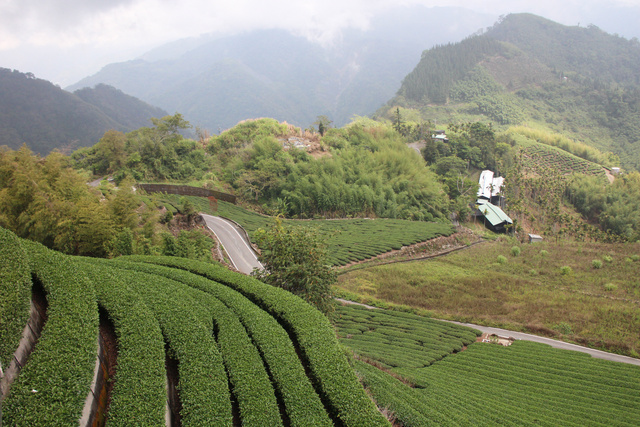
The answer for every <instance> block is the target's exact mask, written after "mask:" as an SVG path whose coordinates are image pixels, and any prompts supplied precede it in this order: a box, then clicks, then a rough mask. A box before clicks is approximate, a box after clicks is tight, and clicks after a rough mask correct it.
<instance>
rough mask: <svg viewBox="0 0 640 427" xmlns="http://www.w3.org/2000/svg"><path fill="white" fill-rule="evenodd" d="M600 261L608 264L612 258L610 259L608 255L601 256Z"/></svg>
mask: <svg viewBox="0 0 640 427" xmlns="http://www.w3.org/2000/svg"><path fill="white" fill-rule="evenodd" d="M602 259H603V260H604V262H608V263H610V262H612V261H613V258H612V257H610V256H609V255H605V256H603V257H602Z"/></svg>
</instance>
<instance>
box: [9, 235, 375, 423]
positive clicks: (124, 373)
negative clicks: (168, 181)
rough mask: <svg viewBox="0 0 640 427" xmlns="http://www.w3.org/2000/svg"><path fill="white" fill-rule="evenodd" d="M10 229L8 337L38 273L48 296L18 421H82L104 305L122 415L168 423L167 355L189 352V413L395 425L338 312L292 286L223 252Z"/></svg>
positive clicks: (114, 414)
mask: <svg viewBox="0 0 640 427" xmlns="http://www.w3.org/2000/svg"><path fill="white" fill-rule="evenodd" d="M0 239H1V240H2V241H1V242H0V243H1V244H0V247H2V248H11V249H12V252H11V254H15V256H13V257H12V256H10V254H6V253H4V252H3V260H2V261H3V262H2V264H1V266H2V267H1V268H0V271H1V276H0V277H2V282H1V285H0V286H1V288H2V289H1V291H2V292H0V294H1V295H10V294H13V295H18V296H17V297H15V298H8V299H5V298H3V299H2V300H0V302H1V303H2V305H1V306H0V314H1V315H2V319H3V322H2V325H3V327H2V329H1V331H2V338H3V342H4V341H5V339H4V338H5V336H6V337H8V340H7V342H10V343H12V345H13V346H15V345H16V342H17V339H19V338H16V337H17V335H18V332H17V331H18V330H19V329H20V328H19V327H13V326H11V327H9V328H7V329H6V330H5V327H4V325H5V324H6V325H9V322H5V320H4V319H5V318H13V316H14V315H13V313H14V312H18V313H20V316H21V317H17V318H18V319H20V320H23V319H24V318H25V317H24V316H26V315H25V314H24V313H25V311H26V312H27V314H28V305H27V304H25V301H27V302H28V293H29V292H30V291H31V286H32V283H35V284H36V286H42V287H43V288H44V292H45V293H46V298H47V302H48V308H47V321H46V323H45V325H44V328H43V331H42V336H41V338H40V340H39V342H38V343H37V345H36V347H35V349H34V351H33V353H32V354H31V356H30V358H29V360H28V363H27V364H26V366H25V367H24V369H23V370H22V372H21V373H20V375H19V376H18V378H17V380H16V381H15V382H14V383H13V384H12V386H11V388H10V391H9V394H8V396H7V397H6V399H5V400H4V401H3V403H2V405H3V406H2V416H3V421H4V422H5V423H6V424H7V425H56V426H58V425H71V424H77V423H78V420H79V419H80V416H81V413H82V409H83V406H84V402H85V398H86V397H87V395H88V393H89V389H90V384H91V380H92V377H93V371H94V365H95V361H96V348H97V342H98V323H99V310H100V311H102V312H104V313H106V314H107V316H108V318H109V320H110V321H111V323H112V324H113V328H114V330H115V335H116V338H117V353H118V354H117V366H116V368H115V375H114V376H113V378H111V380H112V381H113V389H112V392H111V396H110V399H109V400H110V407H109V409H108V413H107V422H108V425H132V423H133V424H135V425H163V424H164V423H165V405H166V400H167V392H166V386H167V370H166V368H165V359H169V360H176V361H177V366H178V368H177V370H178V372H177V375H176V376H177V379H178V386H177V389H178V393H179V405H178V410H179V417H180V418H181V422H182V424H183V425H195V426H204V425H212V426H221V425H255V426H265V425H300V426H306V425H352V426H360V425H388V421H387V420H386V419H385V417H384V416H383V415H382V414H381V413H380V412H379V411H378V410H377V408H376V406H375V404H374V403H373V402H372V401H371V399H370V398H369V397H368V396H367V394H366V393H365V391H364V388H363V387H362V385H361V384H360V383H359V382H358V379H357V377H356V375H355V373H354V371H353V370H352V368H351V367H350V366H349V364H348V361H347V358H346V355H345V353H344V352H343V351H342V350H341V349H340V347H339V346H338V342H337V339H336V336H335V333H334V331H333V328H332V327H331V325H330V323H329V322H328V321H327V319H326V318H325V317H324V316H323V315H322V314H321V313H320V312H318V311H317V310H315V309H314V308H312V307H311V306H309V305H308V304H307V303H305V302H304V301H302V300H301V299H300V298H298V297H296V296H293V295H292V294H289V293H287V292H285V291H283V290H281V289H277V288H273V287H270V286H267V285H265V284H263V283H261V282H258V281H257V280H255V279H253V278H250V277H246V276H242V275H239V274H237V273H231V272H229V271H228V270H225V269H224V268H223V267H221V266H218V265H208V264H203V263H199V262H191V261H187V260H184V259H179V258H162V257H157V258H154V257H130V258H128V259H126V260H125V259H122V258H121V259H120V260H118V261H108V260H100V259H89V258H79V257H76V258H74V257H69V256H64V255H61V254H59V253H56V252H53V251H51V250H49V249H46V248H45V247H44V246H41V245H39V244H36V243H32V242H28V241H24V240H19V239H17V238H16V237H15V236H14V235H12V234H11V233H9V232H6V231H5V230H2V233H1V234H0ZM5 259H6V260H7V261H8V262H5ZM155 264H165V265H168V266H158V265H155ZM194 273H195V274H194ZM25 294H26V295H27V297H26V298H25ZM2 350H3V353H2V357H3V359H2V362H3V366H5V363H6V360H8V358H10V355H9V356H7V354H6V353H8V352H9V351H8V350H5V349H4V347H3V349H2Z"/></svg>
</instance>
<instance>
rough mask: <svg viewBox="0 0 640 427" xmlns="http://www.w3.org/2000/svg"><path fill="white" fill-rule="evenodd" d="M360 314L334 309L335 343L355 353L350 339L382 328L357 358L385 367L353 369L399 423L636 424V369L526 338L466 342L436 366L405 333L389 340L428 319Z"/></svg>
mask: <svg viewBox="0 0 640 427" xmlns="http://www.w3.org/2000/svg"><path fill="white" fill-rule="evenodd" d="M363 310H364V309H362V308H356V307H343V308H340V309H339V312H341V313H342V318H343V319H345V320H344V321H343V325H342V326H341V327H340V333H341V335H342V336H343V338H342V339H341V342H343V343H344V344H345V345H347V346H350V347H351V348H352V349H353V351H354V352H355V353H356V354H358V355H360V354H361V351H362V350H361V349H360V348H361V342H360V341H358V340H353V339H350V338H351V335H352V334H353V335H357V334H358V333H360V334H362V335H365V334H366V333H367V332H368V331H369V330H372V331H382V332H380V333H377V334H376V335H374V336H373V338H372V339H371V340H370V341H368V346H365V347H364V350H365V351H363V353H365V354H363V356H366V359H367V360H369V361H371V363H374V364H375V365H376V366H378V367H380V368H383V369H385V370H381V369H379V368H378V367H374V366H371V365H367V364H363V363H361V362H358V363H356V365H355V369H356V371H357V372H358V373H359V374H360V375H361V376H362V378H363V383H364V384H365V385H366V386H367V387H368V389H369V392H370V393H371V395H372V396H373V398H374V400H376V402H377V403H378V405H379V406H380V407H384V408H387V410H388V411H390V412H392V413H393V414H394V415H395V418H396V419H397V420H398V421H399V423H400V424H403V425H406V426H412V425H431V424H433V425H496V424H508V425H534V424H543V425H612V424H615V425H638V424H639V423H640V367H638V366H635V365H627V364H622V363H615V362H609V361H605V360H602V359H594V358H591V357H590V356H589V355H587V354H584V353H577V352H573V351H567V350H558V349H553V348H551V347H549V346H547V345H544V344H538V343H533V342H526V341H516V342H515V343H514V344H512V345H511V346H509V347H502V346H499V345H496V344H486V343H472V344H470V345H469V346H468V347H467V348H466V349H465V350H464V351H460V352H457V353H455V354H451V355H449V356H447V357H444V358H442V359H441V360H439V361H436V362H434V363H432V362H431V360H430V358H429V356H428V355H427V354H425V355H424V356H422V359H417V360H416V358H418V357H419V354H418V353H417V352H415V348H416V344H415V342H411V340H410V339H407V337H406V336H400V338H401V339H398V340H396V339H395V337H396V336H397V332H398V331H406V330H409V329H410V328H412V327H414V326H411V325H415V324H416V322H427V321H429V320H428V319H424V318H421V317H419V316H414V315H411V314H408V313H402V314H401V316H398V315H397V314H396V313H387V315H381V314H380V312H381V311H382V310H371V312H373V315H371V317H370V318H369V315H368V314H367V313H368V312H364V313H365V314H367V316H365V317H367V318H369V319H364V324H362V326H360V321H362V319H363V316H362V312H363ZM392 318H395V319H392ZM402 318H405V319H406V323H407V325H406V328H402V327H398V324H401V323H402ZM355 319H360V320H358V321H355ZM391 319H392V320H391ZM429 322H432V321H429ZM424 331H425V332H424V333H425V334H426V336H425V338H427V336H428V335H430V337H429V338H430V340H431V342H433V340H435V341H438V340H440V339H442V340H443V342H445V343H446V342H447V341H448V338H447V336H446V335H443V334H442V333H441V332H439V331H438V330H437V329H433V330H432V332H428V330H427V329H425V330H424ZM388 332H391V333H390V334H389V333H388ZM385 335H386V337H385ZM347 336H349V337H350V338H349V339H348V338H347ZM469 338H470V337H469ZM421 340H422V338H419V339H418V341H421ZM425 342H426V340H425ZM431 345H433V344H429V346H431ZM390 347H393V348H394V349H395V350H394V351H395V352H392V351H390V350H389V348H390ZM403 352H405V353H406V354H409V353H413V357H411V358H409V357H401V356H402V355H403ZM389 354H392V355H393V356H394V358H393V361H394V364H393V365H391V366H387V367H386V368H385V357H389ZM420 360H422V362H423V363H422V364H421V363H419V362H420ZM430 363H431V364H430ZM391 373H393V376H392V375H391ZM398 376H400V377H401V378H402V379H403V381H400V380H399V379H398V378H400V377H398ZM408 383H409V384H413V386H412V387H411V386H408V385H407V384H408Z"/></svg>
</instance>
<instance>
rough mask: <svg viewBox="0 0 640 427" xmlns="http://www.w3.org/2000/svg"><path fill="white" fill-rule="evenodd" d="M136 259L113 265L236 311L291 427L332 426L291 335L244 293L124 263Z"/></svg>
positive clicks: (165, 270) (180, 272)
mask: <svg viewBox="0 0 640 427" xmlns="http://www.w3.org/2000/svg"><path fill="white" fill-rule="evenodd" d="M134 258H135V257H126V258H120V259H119V260H117V261H115V262H114V263H113V264H114V265H115V266H116V267H118V268H123V269H130V270H136V271H142V272H145V273H150V274H156V275H159V276H163V277H167V278H170V279H172V280H175V281H178V282H181V283H184V284H186V285H188V286H190V287H192V288H194V289H199V290H201V291H204V292H206V293H208V294H210V295H212V296H213V297H215V298H216V299H218V300H219V301H221V302H222V303H223V304H224V305H225V306H226V307H228V308H229V309H231V310H233V312H234V313H235V315H236V316H237V317H238V319H239V320H240V322H241V323H242V325H243V326H244V328H246V331H247V333H248V335H249V336H250V338H251V340H252V342H253V343H254V344H255V346H256V348H257V349H258V351H259V352H260V355H261V357H262V359H263V360H264V364H265V366H266V367H267V369H268V371H269V374H270V376H271V378H272V381H273V383H274V387H275V391H276V393H277V395H278V396H279V398H280V399H282V401H283V404H284V407H285V414H286V417H287V418H288V419H289V420H290V422H291V425H300V426H304V425H313V426H329V425H332V422H331V420H330V418H329V417H328V415H327V412H326V411H325V408H324V406H323V404H322V402H321V400H320V397H319V396H318V394H317V393H316V392H315V390H314V389H313V386H312V384H311V382H310V381H309V378H308V377H307V376H306V374H305V371H304V366H303V365H302V364H301V363H300V359H299V358H298V356H297V354H296V350H295V348H294V347H293V344H292V343H291V339H290V337H289V335H288V334H287V332H286V331H285V330H284V329H283V328H282V326H280V324H279V323H278V322H277V321H276V320H275V319H274V318H273V317H272V316H271V315H269V314H268V313H267V312H265V311H264V310H261V309H260V308H259V307H258V306H256V305H255V304H253V303H252V302H251V301H250V300H249V299H247V298H246V297H245V296H243V295H242V294H241V293H239V292H237V291H235V290H233V289H231V288H229V287H227V286H224V285H221V284H219V283H217V282H214V281H211V280H208V279H206V278H204V277H202V276H198V275H195V274H192V273H189V272H187V271H183V270H178V269H174V268H168V267H163V266H159V265H153V264H147V263H134V262H127V261H123V259H128V260H131V259H134Z"/></svg>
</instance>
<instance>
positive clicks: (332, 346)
mask: <svg viewBox="0 0 640 427" xmlns="http://www.w3.org/2000/svg"><path fill="white" fill-rule="evenodd" d="M130 259H132V260H136V261H143V262H152V263H156V264H161V265H169V266H173V267H177V268H182V269H185V270H187V271H191V272H194V273H196V274H199V275H202V276H204V277H207V278H209V279H210V280H214V281H216V282H218V283H222V284H224V285H227V286H229V287H231V288H233V289H235V290H237V291H239V292H240V293H241V294H243V295H244V296H245V297H247V298H248V299H250V300H251V301H253V302H254V303H255V304H257V305H258V306H260V307H261V308H262V309H263V310H265V311H267V312H268V313H269V314H271V316H273V317H275V318H276V319H277V320H278V322H279V323H281V324H282V325H283V327H284V328H285V329H287V330H288V331H289V333H290V336H291V339H292V340H294V341H295V343H296V345H297V346H298V348H299V349H300V353H301V358H302V359H304V360H305V362H306V364H307V366H308V368H309V374H310V376H311V377H312V378H313V380H314V384H315V385H316V387H317V388H316V390H317V391H318V394H320V395H321V396H322V398H323V400H324V401H325V404H326V406H327V407H328V408H330V409H329V410H330V411H331V414H332V416H333V417H334V419H336V420H338V421H339V423H340V424H344V425H367V426H375V425H389V423H388V421H387V420H386V419H385V418H384V417H383V416H382V415H381V414H380V412H378V410H377V408H376V406H375V405H374V404H373V402H372V401H371V400H370V399H369V397H368V396H367V394H366V392H365V391H364V389H363V387H362V385H361V384H360V383H359V381H358V378H357V377H356V375H355V373H354V371H353V369H352V368H351V367H350V366H349V363H348V361H347V359H346V357H345V356H344V354H343V353H342V352H341V350H340V347H339V345H338V341H337V338H336V336H335V331H334V329H333V326H332V325H331V324H330V323H329V320H328V319H327V318H326V317H325V316H324V315H323V314H322V313H321V312H320V311H318V310H316V309H315V308H313V307H312V306H311V305H309V304H307V303H305V302H303V301H302V300H301V299H300V298H299V297H297V296H295V295H293V294H291V293H289V292H287V291H285V290H283V289H281V288H276V287H273V286H269V285H266V284H264V283H262V282H260V281H258V280H256V279H254V278H252V277H247V276H243V275H241V274H238V273H233V272H231V271H229V270H227V269H225V268H224V267H222V266H219V265H214V264H205V263H202V262H197V261H192V260H186V259H181V258H171V257H132V258H130Z"/></svg>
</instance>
